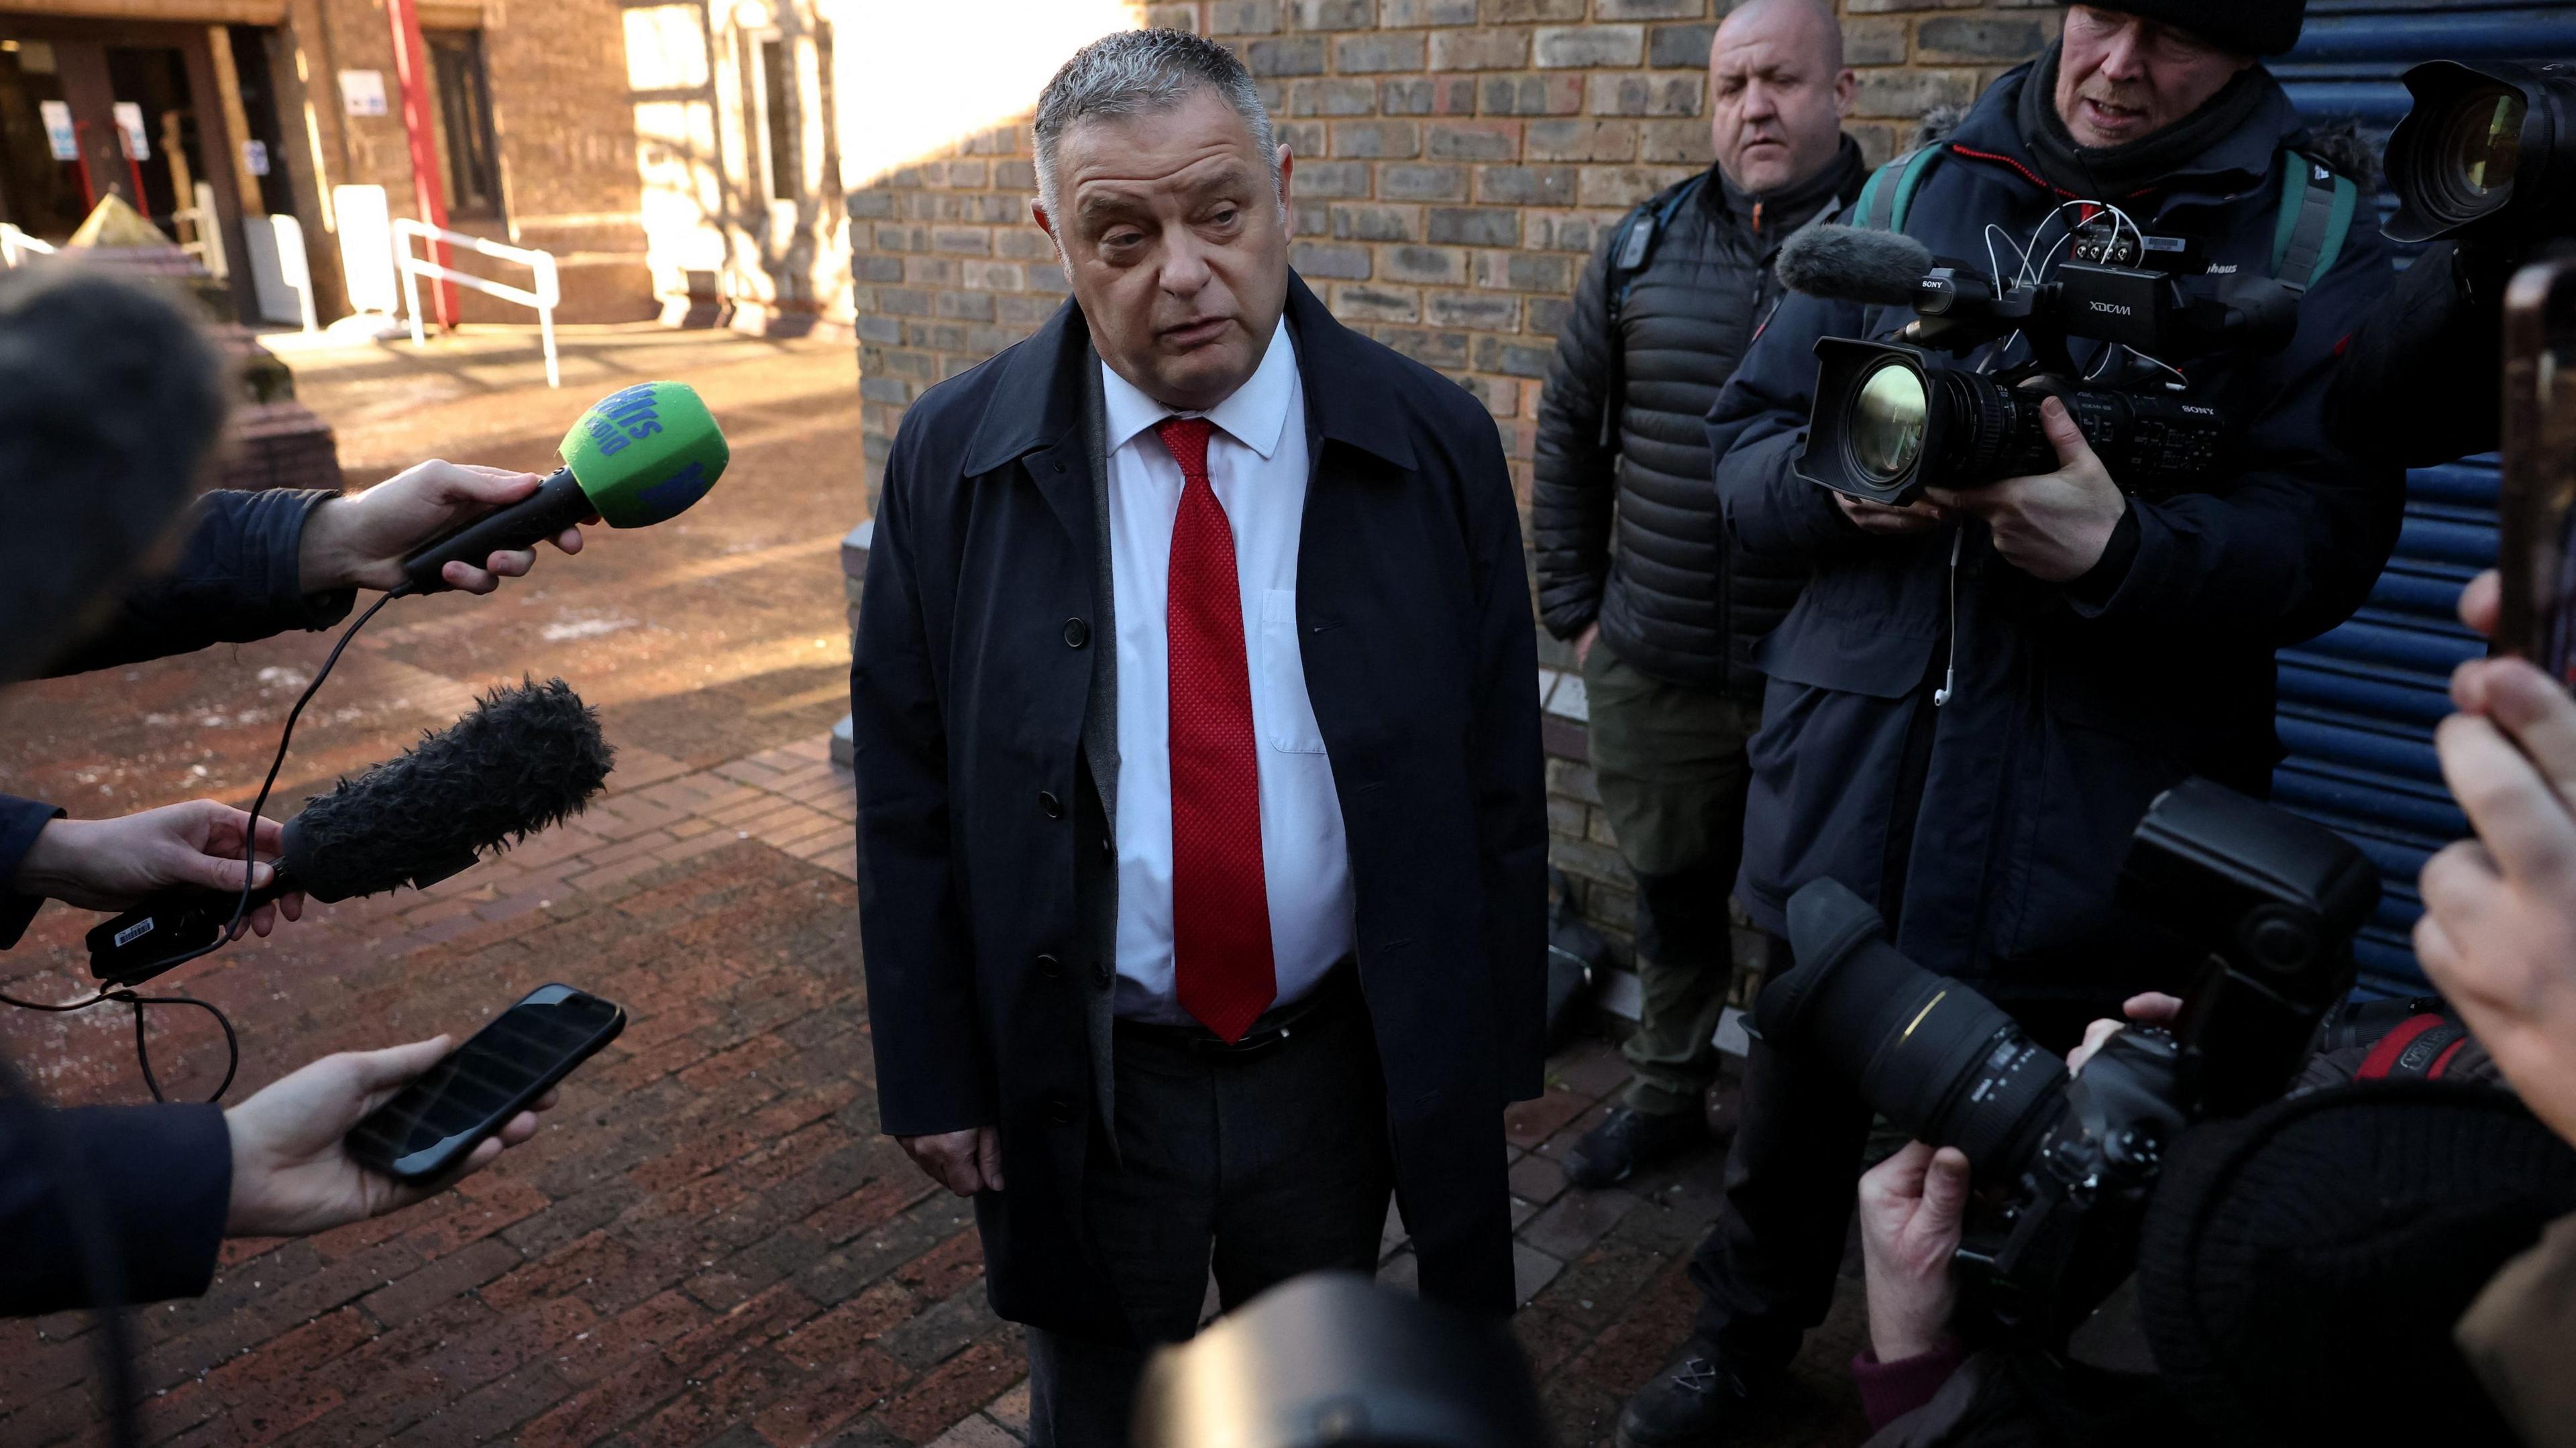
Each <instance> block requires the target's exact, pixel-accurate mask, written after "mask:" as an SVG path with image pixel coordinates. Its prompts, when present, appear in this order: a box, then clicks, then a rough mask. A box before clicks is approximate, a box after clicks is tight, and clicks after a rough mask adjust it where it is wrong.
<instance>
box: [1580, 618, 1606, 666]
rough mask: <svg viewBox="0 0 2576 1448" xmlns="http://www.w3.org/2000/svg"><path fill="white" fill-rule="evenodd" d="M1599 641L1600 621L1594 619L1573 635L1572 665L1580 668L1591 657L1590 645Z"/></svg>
mask: <svg viewBox="0 0 2576 1448" xmlns="http://www.w3.org/2000/svg"><path fill="white" fill-rule="evenodd" d="M1599 642H1601V621H1600V620H1599V619H1594V620H1593V621H1592V622H1590V623H1587V624H1585V625H1584V626H1583V632H1581V633H1579V634H1576V635H1575V636H1574V666H1575V667H1576V668H1578V669H1579V668H1582V667H1583V666H1584V664H1586V663H1587V662H1589V661H1590V660H1591V658H1592V646H1593V645H1594V644H1597V643H1599Z"/></svg>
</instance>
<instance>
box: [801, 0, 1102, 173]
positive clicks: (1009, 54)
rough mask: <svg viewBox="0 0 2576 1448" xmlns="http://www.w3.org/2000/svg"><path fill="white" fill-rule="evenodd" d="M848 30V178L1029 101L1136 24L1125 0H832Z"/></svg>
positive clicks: (842, 67) (842, 51)
mask: <svg viewBox="0 0 2576 1448" xmlns="http://www.w3.org/2000/svg"><path fill="white" fill-rule="evenodd" d="M823 8H824V10H825V11H826V13H828V14H830V15H831V16H832V17H833V20H834V22H835V27H836V30H837V32H838V34H839V35H840V37H841V40H840V43H839V44H838V46H837V47H836V48H835V51H834V61H835V64H836V66H837V68H838V71H839V77H838V79H839V85H838V87H837V89H838V92H839V98H840V106H839V110H840V123H841V138H840V139H841V147H840V149H841V183H842V185H843V186H844V187H845V188H848V189H855V188H857V187H860V186H864V185H866V184H868V183H869V182H870V181H873V180H875V179H877V178H878V177H880V176H882V175H884V174H885V173H886V172H888V171H891V170H893V169H895V168H896V167H898V166H901V165H903V164H905V163H906V162H908V161H911V160H914V159H917V158H919V157H920V156H922V155H924V154H926V153H928V152H931V151H935V150H937V149H939V148H940V147H941V146H944V145H946V144H948V143H949V142H951V141H955V140H957V139H958V138H959V137H962V136H966V135H969V134H971V133H973V132H976V131H980V130H983V129H985V128H986V127H989V126H991V125H993V124H994V123H995V122H997V121H1001V120H1005V119H1008V118H1010V117H1012V116H1016V115H1020V114H1022V113H1024V112H1026V111H1028V110H1029V109H1030V108H1031V107H1032V106H1033V105H1034V104H1035V103H1036V101H1037V96H1038V90H1039V88H1040V87H1042V86H1044V85H1045V84H1046V81H1047V77H1048V76H1051V75H1053V74H1055V71H1056V67H1058V66H1060V65H1062V64H1064V62H1065V58H1066V57H1067V56H1069V55H1071V54H1073V52H1074V51H1076V50H1077V49H1080V48H1081V47H1082V46H1083V45H1084V44H1086V43H1088V42H1090V41H1093V40H1097V39H1099V38H1100V37H1101V36H1103V35H1106V34H1108V33H1109V32H1111V31H1113V30H1124V29H1127V28H1129V27H1131V26H1134V25H1136V24H1138V23H1139V22H1140V18H1141V11H1142V6H1140V5H1137V4H1132V3H1129V0H927V3H925V0H837V3H835V0H825V3H824V6H823Z"/></svg>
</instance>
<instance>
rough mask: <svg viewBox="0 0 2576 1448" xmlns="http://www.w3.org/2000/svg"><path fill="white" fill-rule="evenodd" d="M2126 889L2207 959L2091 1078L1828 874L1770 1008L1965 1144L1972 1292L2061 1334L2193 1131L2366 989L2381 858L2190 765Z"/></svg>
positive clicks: (2103, 1058) (1774, 1028)
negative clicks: (2174, 1149) (1910, 943)
mask: <svg viewBox="0 0 2576 1448" xmlns="http://www.w3.org/2000/svg"><path fill="white" fill-rule="evenodd" d="M2120 890H2121V899H2122V902H2123V903H2124V904H2125V905H2126V906H2127V907H2128V908H2129V909H2130V910H2131V911H2132V912H2133V913H2134V914H2135V915H2136V916H2137V917H2138V918H2139V919H2141V920H2144V921H2149V922H2153V923H2155V924H2156V925H2157V926H2159V927H2161V928H2162V929H2164V930H2165V931H2168V932H2170V933H2171V934H2172V935H2173V936H2174V937H2175V939H2174V944H2175V946H2176V948H2177V949H2178V950H2179V951H2182V952H2186V953H2187V955H2186V958H2189V957H2192V956H2196V957H2198V958H2197V959H2196V960H2192V961H2191V964H2192V965H2193V966H2194V969H2193V970H2192V972H2191V975H2192V979H2193V984H2192V985H2191V987H2190V990H2189V993H2188V995H2187V997H2186V1002H2185V1005H2184V1007H2183V1012H2182V1015H2181V1017H2180V1019H2178V1020H2177V1021H2176V1022H2175V1023H2174V1024H2173V1026H2172V1027H2171V1028H2170V1029H2148V1028H2131V1029H2129V1030H2124V1031H2122V1032H2120V1033H2119V1034H2117V1035H2115V1036H2113V1037H2112V1038H2111V1039H2110V1042H2109V1044H2107V1045H2105V1046H2104V1047H2103V1048H2102V1050H2101V1052H2100V1053H2099V1054H2098V1055H2096V1056H2094V1057H2093V1058H2092V1060H2091V1061H2089V1062H2088V1063H2086V1065H2085V1067H2084V1069H2083V1071H2082V1073H2081V1074H2078V1075H2071V1076H2070V1075H2069V1074H2068V1072H2067V1070H2066V1063H2065V1062H2064V1061H2063V1060H2062V1059H2060V1058H2059V1057H2058V1056H2057V1055H2056V1054H2055V1053H2053V1052H2051V1051H2049V1050H2047V1049H2046V1048H2044V1047H2042V1046H2040V1045H2038V1044H2037V1043H2036V1042H2034V1041H2032V1040H2031V1039H2030V1037H2029V1036H2028V1035H2027V1034H2026V1033H2024V1032H2023V1030H2022V1028H2021V1027H2020V1026H2019V1025H2018V1024H2016V1023H2015V1022H2014V1021H2013V1019H2012V1018H2011V1017H2010V1016H2008V1015H2006V1014H2004V1012H2003V1011H2002V1010H2001V1009H1999V1008H1998V1007H1997V1006H1995V1004H1994V1003H1993V1002H1991V1001H1989V1000H1987V999H1986V998H1985V997H1983V996H1981V995H1979V994H1977V992H1976V991H1974V990H1973V989H1971V988H1969V987H1968V986H1967V985H1966V984H1964V983H1962V982H1960V981H1956V980H1950V979H1945V978H1943V977H1941V976H1937V975H1934V974H1932V973H1931V972H1930V971H1927V970H1925V969H1923V968H1922V967H1920V966H1918V965H1916V964H1914V963H1913V962H1912V961H1909V960H1907V959H1906V958H1905V957H1904V956H1903V955H1901V954H1899V953H1898V952H1897V950H1896V948H1895V947H1894V946H1893V945H1891V944H1889V943H1888V940H1887V933H1886V927H1885V925H1884V924H1883V923H1882V922H1881V921H1880V919H1879V917H1878V914H1877V912H1875V911H1873V910H1872V909H1870V907H1869V906H1868V905H1867V904H1866V903H1864V902H1863V901H1862V900H1861V899H1860V897H1858V896H1857V895H1854V894H1853V893H1852V892H1851V891H1850V890H1849V889H1847V888H1845V887H1844V886H1842V885H1840V884H1838V883H1836V882H1834V881H1831V880H1819V881H1816V882H1814V883H1812V884H1809V885H1808V886H1806V887H1805V888H1804V889H1801V890H1800V891H1798V893H1797V894H1796V895H1794V896H1792V897H1791V898H1790V901H1789V934H1790V943H1791V947H1792V950H1793V953H1794V956H1795V958H1796V960H1797V965H1796V967H1795V968H1794V969H1792V970H1791V971H1789V972H1788V973H1787V974H1786V975H1783V976H1781V977H1780V978H1779V979H1777V980H1775V981H1773V982H1772V983H1771V984H1770V985H1769V986H1767V987H1766V988H1764V990H1763V992H1762V995H1761V998H1760V1000H1759V1001H1758V1002H1757V1004H1756V1007H1755V1022H1756V1024H1757V1026H1758V1027H1759V1029H1760V1031H1761V1033H1762V1037H1763V1039H1764V1040H1766V1041H1768V1042H1770V1043H1771V1044H1772V1045H1773V1046H1774V1047H1775V1048H1776V1049H1780V1050H1784V1051H1814V1052H1818V1053H1820V1054H1821V1055H1822V1056H1823V1058H1824V1059H1825V1060H1826V1061H1827V1062H1829V1063H1831V1064H1832V1065H1833V1066H1834V1067H1835V1068H1837V1069H1839V1070H1841V1071H1842V1072H1844V1073H1845V1074H1846V1075H1848V1076H1849V1077H1850V1078H1851V1079H1852V1080H1854V1081H1856V1082H1858V1083H1859V1087H1860V1094H1861V1096H1862V1097H1863V1099H1865V1100H1866V1101H1868V1103H1869V1104H1870V1106H1871V1107H1872V1108H1873V1109H1875V1110H1876V1111H1878V1112H1879V1113H1880V1114H1881V1115H1883V1116H1885V1117H1887V1118H1888V1119H1889V1120H1890V1121H1893V1122H1894V1123H1896V1124H1897V1125H1898V1126H1899V1127H1901V1128H1903V1129H1905V1130H1906V1131H1909V1132H1911V1133H1912V1134H1913V1135H1914V1136H1915V1137H1917V1138H1919V1139H1920V1140H1923V1141H1927V1142H1930V1143H1932V1144H1934V1145H1936V1146H1956V1147H1958V1148H1959V1149H1960V1150H1961V1151H1963V1152H1965V1153H1966V1154H1967V1157H1968V1161H1969V1164H1970V1169H1971V1171H1972V1173H1973V1176H1972V1181H1973V1182H1974V1184H1975V1186H1976V1188H1977V1197H1976V1200H1975V1202H1974V1203H1973V1204H1972V1207H1971V1212H1970V1217H1969V1222H1968V1230H1967V1234H1966V1237H1965V1239H1964V1240H1963V1241H1962V1242H1961V1244H1960V1246H1959V1250H1958V1253H1957V1256H1956V1259H1955V1265H1956V1266H1958V1267H1959V1268H1961V1269H1963V1271H1962V1283H1961V1285H1962V1296H1963V1300H1966V1301H1968V1302H1970V1303H1972V1304H1976V1305H1977V1306H1978V1307H1979V1308H1980V1309H1981V1310H1982V1312H1983V1313H1984V1314H1986V1315H1988V1316H1990V1317H1991V1318H1993V1319H1994V1320H1995V1321H1997V1322H1999V1323H2001V1324H2002V1325H2004V1326H2005V1327H2007V1328H2009V1329H2012V1330H2015V1331H2020V1332H2025V1333H2028V1334H2031V1335H2033V1336H2036V1337H2037V1338H2039V1339H2041V1340H2043V1341H2046V1342H2049V1343H2052V1344H2053V1343H2057V1342H2062V1341H2063V1340H2064V1338H2065V1336H2066V1334H2068V1333H2070V1332H2072V1331H2073V1329H2074V1327H2075V1326H2076V1324H2078V1323H2079V1322H2081V1321H2082V1320H2083V1318H2084V1316H2085V1315H2086V1314H2087V1313H2089V1312H2091V1311H2092V1309H2093V1308H2094V1307H2095V1306H2096V1305H2098V1304H2099V1303H2100V1302H2101V1300H2102V1299H2103V1297H2105V1296H2106V1295H2108V1294H2109V1292H2110V1291H2111V1289H2112V1288H2114V1287H2116V1286H2117V1285H2118V1284H2119V1282H2120V1281H2121V1279H2122V1278H2124V1277H2126V1276H2127V1275H2128V1274H2129V1272H2130V1271H2131V1270H2132V1269H2133V1267H2134V1266H2135V1264H2136V1257H2137V1240H2138V1224H2139V1220H2140V1218H2141V1216H2142V1215H2143V1212H2144V1209H2145V1206H2146V1201H2147V1195H2148V1192H2149V1191H2150V1189H2151V1188H2152V1187H2153V1186H2154V1185H2155V1182H2156V1178H2157V1175H2158V1173H2159V1171H2160V1169H2161V1167H2162V1163H2163V1160H2164V1153H2165V1151H2166V1149H2167V1148H2168V1147H2169V1146H2170V1145H2171V1144H2172V1142H2173V1141H2174V1139H2175V1138H2176V1137H2177V1136H2178V1135H2179V1134H2180V1133H2181V1132H2182V1131H2183V1130H2184V1129H2185V1128H2187V1127H2189V1126H2191V1125H2192V1124H2193V1123H2195V1122H2198V1121H2202V1120H2207V1119H2211V1118H2223V1117H2229V1116H2235V1115H2240V1114H2242V1113H2244V1112H2246V1111H2248V1110H2251V1109H2252V1108H2254V1107H2256V1106H2259V1105H2261V1104H2263V1103H2264V1102H2266V1101H2270V1100H2272V1099H2274V1098H2275V1097H2278V1096H2279V1095H2281V1094H2282V1092H2283V1091H2284V1090H2285V1089H2286V1088H2287V1087H2288V1086H2289V1084H2290V1082H2291V1081H2292V1080H2293V1079H2294V1078H2295V1077H2296V1076H2297V1074H2298V1071H2299V1069H2300V1067H2301V1065H2302V1064H2303V1063H2304V1061H2305V1060H2306V1059H2307V1056H2308V1052H2309V1043H2310V1040H2311V1038H2312V1037H2313V1036H2314V1035H2315V1034H2316V1031H2317V1028H2318V1024H2319V1023H2320V1022H2321V1021H2322V1020H2323V1019H2324V1018H2325V1016H2326V1014H2327V1013H2328V1012H2329V1011H2330V1010H2332V1009H2333V1008H2334V1006H2335V1004H2336V1003H2337V1002H2338V1001H2340V1000H2341V999H2342V998H2343V996H2344V994H2345V992H2346V991H2348V990H2349V989H2350V988H2351V986H2352V980H2353V958H2352V936H2353V933H2354V932H2355V931H2357V930H2358V929H2360V927H2361V923H2362V921H2363V919H2364V918H2365V917H2366V916H2368V914H2369V913H2370V910H2371V907H2372V905H2373V904H2374V903H2376V901H2377V900H2378V897H2379V876H2378V873H2377V872H2376V871H2375V870H2374V869H2373V868H2372V866H2371V863H2370V861H2369V860H2368V859H2367V858H2365V857H2364V856H2363V855H2362V853H2361V852H2360V851H2359V850H2358V849H2356V848H2354V847H2353V845H2352V844H2350V843H2349V842H2348V841H2346V840H2344V839H2343V838H2342V837H2340V836H2338V835H2336V834H2335V833H2334V832H2333V831H2331V830H2328V829H2326V828H2325V827H2324V826H2322V825H2318V824H2315V823H2312V822H2310V821H2308V820H2304V819H2300V818H2298V817H2297V816H2295V815H2290V814H2286V813H2283V812H2282V811H2280V810H2276V809H2273V808H2272V807H2270V806H2268V805H2264V804H2260V803H2258V802H2256V801H2254V800H2252V799H2249V798H2247V797H2245V796H2244V795H2241V794H2238V793H2236V792H2235V791H2233V790H2230V789H2227V788H2225V787H2224V786H2221V785H2217V784H2213V783H2211V782H2209V781H2207V780H2203V779H2193V780H2188V781H2185V782H2184V783H2182V784H2180V785H2177V786H2175V787H2174V788H2173V789H2171V790H2168V791H2166V792H2165V794H2164V795H2162V796H2161V797H2159V798H2158V799H2157V800H2156V802H2155V805H2154V806H2153V807H2152V808H2150V809H2149V810H2148V811H2147V817H2146V819H2145V820H2144V821H2142V822H2141V823H2140V824H2139V826H2138V830H2137V834H2136V836H2135V837H2134V840H2133V842H2132V844H2131V847H2130V851H2129V859H2128V862H2127V867H2126V869H2125V871H2124V873H2123V876H2122V880H2121V885H2120Z"/></svg>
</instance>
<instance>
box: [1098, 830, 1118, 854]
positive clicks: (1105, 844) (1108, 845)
mask: <svg viewBox="0 0 2576 1448" xmlns="http://www.w3.org/2000/svg"><path fill="white" fill-rule="evenodd" d="M1100 858H1102V859H1104V860H1114V859H1117V858H1118V842H1117V841H1116V840H1113V839H1111V838H1109V837H1108V836H1107V835H1102V836H1101V837H1100Z"/></svg>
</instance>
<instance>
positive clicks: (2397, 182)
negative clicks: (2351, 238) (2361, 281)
mask: <svg viewBox="0 0 2576 1448" xmlns="http://www.w3.org/2000/svg"><path fill="white" fill-rule="evenodd" d="M2405 79H2406V89H2407V90H2408V91H2409V92H2411V93H2412V94H2413V96H2414V104H2413V105H2412V106H2411V107H2409V108H2408V110H2407V112H2406V117H2405V119H2403V120H2401V121H2399V122H2398V123H2397V129H2396V130H2395V131H2393V132H2391V133H2390V134H2389V137H2388V163H2387V165H2388V187H2389V189H2390V190H2391V191H2394V192H2396V193H2397V214H2396V215H2395V216H2394V217H2392V218H2390V220H2389V222H2388V226H2387V228H2386V230H2387V233H2388V236H2389V239H2390V240H2392V241H2443V240H2460V241H2490V242H2527V241H2532V240H2536V239H2539V238H2542V237H2552V236H2563V235H2566V234H2567V233H2568V232H2569V231H2570V230H2571V229H2576V65H2568V64H2565V63H2560V64H2556V65H2519V64H2515V63H2514V62H2511V61H2486V62H2481V63H2479V64H2476V65H2470V64H2467V63H2464V62H2461V61H2456V60H2428V61H2426V62H2424V63H2423V64H2421V65H2418V66H2416V67H2414V68H2413V69H2411V70H2408V71H2407V72H2406V77H2405Z"/></svg>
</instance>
